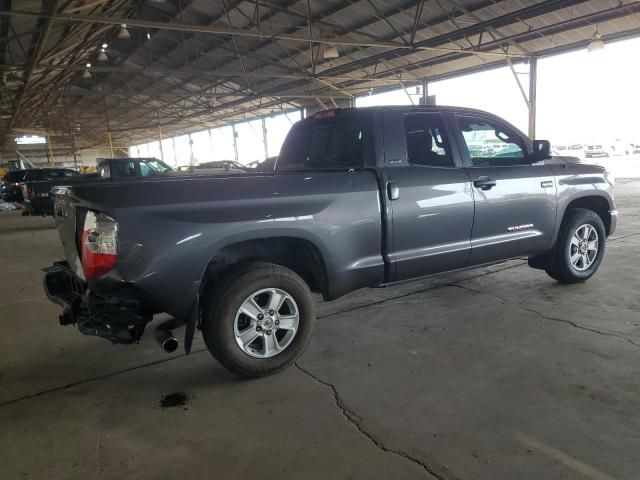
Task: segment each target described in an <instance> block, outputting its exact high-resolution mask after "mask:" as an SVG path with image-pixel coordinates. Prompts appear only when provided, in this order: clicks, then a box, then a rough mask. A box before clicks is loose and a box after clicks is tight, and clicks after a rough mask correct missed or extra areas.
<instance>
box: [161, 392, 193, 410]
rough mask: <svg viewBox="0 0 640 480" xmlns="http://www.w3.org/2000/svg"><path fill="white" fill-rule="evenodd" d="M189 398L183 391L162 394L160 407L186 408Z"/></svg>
mask: <svg viewBox="0 0 640 480" xmlns="http://www.w3.org/2000/svg"><path fill="white" fill-rule="evenodd" d="M189 400H191V396H190V395H189V394H187V393H185V392H174V393H170V394H168V395H163V396H162V398H161V399H160V408H180V407H182V408H183V409H184V410H187V409H188V408H187V404H188V403H189Z"/></svg>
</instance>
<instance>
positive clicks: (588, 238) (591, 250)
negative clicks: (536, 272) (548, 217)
mask: <svg viewBox="0 0 640 480" xmlns="http://www.w3.org/2000/svg"><path fill="white" fill-rule="evenodd" d="M605 243H606V231H605V228H604V223H603V222H602V219H601V218H600V216H599V215H598V214H596V213H595V212H593V211H591V210H586V209H582V208H572V209H570V210H568V211H567V212H566V214H565V218H564V220H563V222H562V226H561V227H560V232H559V234H558V240H557V242H556V247H555V252H554V259H553V262H552V263H551V265H549V266H548V267H547V268H546V272H547V273H548V274H549V276H551V277H552V278H554V279H556V280H558V281H559V282H562V283H577V282H584V281H585V280H587V279H588V278H590V277H591V276H592V275H593V274H594V273H596V271H597V270H598V267H600V264H601V263H602V258H603V257H604V248H605Z"/></svg>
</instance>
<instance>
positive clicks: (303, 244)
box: [201, 237, 327, 295]
mask: <svg viewBox="0 0 640 480" xmlns="http://www.w3.org/2000/svg"><path fill="white" fill-rule="evenodd" d="M249 262H271V263H275V264H277V265H281V266H283V267H286V268H289V269H291V270H293V271H294V272H296V273H297V274H298V275H300V277H302V279H303V280H304V281H305V282H306V283H307V285H309V288H310V289H311V291H312V292H317V293H322V294H323V295H326V293H327V273H326V268H325V264H324V261H323V259H322V255H321V254H320V251H319V250H318V248H317V247H316V246H315V245H314V244H313V243H311V242H310V241H308V240H304V239H301V238H292V237H270V238H259V239H255V240H246V241H243V242H238V243H234V244H232V245H228V246H226V247H224V248H222V249H221V250H219V251H218V252H216V254H215V255H214V256H213V258H212V259H211V261H210V262H209V264H208V265H207V269H206V271H205V275H204V278H203V285H202V286H201V289H202V288H203V287H204V288H207V287H209V286H211V285H213V284H214V283H215V282H216V280H217V279H218V278H220V277H221V276H222V275H224V274H225V273H226V272H227V271H229V270H230V269H231V268H233V267H235V266H238V265H240V264H244V263H249Z"/></svg>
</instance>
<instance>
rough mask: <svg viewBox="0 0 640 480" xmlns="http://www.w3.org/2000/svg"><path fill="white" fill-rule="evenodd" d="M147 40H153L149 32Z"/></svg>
mask: <svg viewBox="0 0 640 480" xmlns="http://www.w3.org/2000/svg"><path fill="white" fill-rule="evenodd" d="M147 40H151V34H150V33H149V32H147Z"/></svg>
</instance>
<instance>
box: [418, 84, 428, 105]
mask: <svg viewBox="0 0 640 480" xmlns="http://www.w3.org/2000/svg"><path fill="white" fill-rule="evenodd" d="M428 99H429V81H428V80H427V79H426V78H424V79H423V80H422V101H421V102H420V104H421V105H427V104H428V101H429V100H428Z"/></svg>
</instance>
